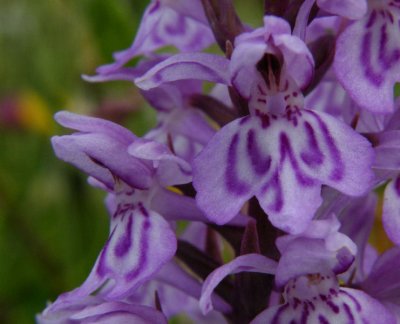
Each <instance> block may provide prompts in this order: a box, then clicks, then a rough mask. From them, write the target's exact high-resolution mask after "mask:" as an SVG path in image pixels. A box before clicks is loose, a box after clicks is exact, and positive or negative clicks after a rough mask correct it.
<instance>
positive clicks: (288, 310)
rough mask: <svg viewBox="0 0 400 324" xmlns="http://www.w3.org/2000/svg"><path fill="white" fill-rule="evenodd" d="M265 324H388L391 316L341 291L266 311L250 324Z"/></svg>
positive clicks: (371, 301) (362, 297)
mask: <svg viewBox="0 0 400 324" xmlns="http://www.w3.org/2000/svg"><path fill="white" fill-rule="evenodd" d="M264 323H324V324H325V323H326V324H328V323H366V324H367V323H368V324H373V323H390V324H395V323H396V319H395V317H394V316H393V314H392V313H391V312H390V311H389V310H388V309H387V308H385V307H384V306H383V305H382V304H381V303H380V302H378V301H377V300H376V299H374V298H372V297H370V296H369V295H367V294H366V293H364V292H362V291H360V290H355V289H350V288H342V289H340V290H339V292H337V293H335V294H333V295H331V296H329V297H327V296H325V295H320V296H318V297H316V298H315V300H307V301H302V300H299V301H298V302H294V303H292V304H291V303H285V304H284V305H280V306H275V307H270V308H267V309H266V310H265V311H263V312H262V313H261V314H259V315H258V316H257V317H256V318H255V319H254V320H253V321H252V322H251V324H264Z"/></svg>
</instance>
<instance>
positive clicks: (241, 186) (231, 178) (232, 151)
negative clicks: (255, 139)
mask: <svg viewBox="0 0 400 324" xmlns="http://www.w3.org/2000/svg"><path fill="white" fill-rule="evenodd" d="M238 144H239V134H238V133H236V134H235V135H234V136H233V138H232V140H231V143H230V144H229V149H228V155H227V161H226V169H225V187H226V189H227V190H228V191H230V192H231V193H233V194H237V195H244V194H246V193H248V192H249V190H250V186H249V185H248V184H247V183H245V182H244V181H241V180H240V179H239V178H238V172H237V171H236V164H237V156H238V152H237V148H238ZM216 167H218V166H216Z"/></svg>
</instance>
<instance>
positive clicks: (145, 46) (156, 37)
mask: <svg viewBox="0 0 400 324" xmlns="http://www.w3.org/2000/svg"><path fill="white" fill-rule="evenodd" d="M213 42H214V37H213V35H212V32H211V30H210V28H209V26H208V23H207V18H206V16H205V15H204V10H203V7H202V5H201V1H200V0H178V1H177V0H153V1H151V3H150V4H149V6H148V7H147V9H146V11H145V13H144V15H143V18H142V21H141V24H140V26H139V30H138V33H137V35H136V37H135V40H134V41H133V44H132V45H131V47H130V48H128V49H127V50H124V51H121V52H118V53H115V54H114V58H115V60H116V62H115V63H112V64H109V65H105V66H102V67H100V68H99V69H98V72H100V73H105V72H111V71H114V70H116V69H119V68H120V67H122V66H123V65H125V64H126V63H127V62H129V60H131V59H132V58H134V57H135V56H139V55H151V54H152V53H153V52H154V51H155V50H157V49H158V48H160V47H163V46H166V45H173V46H175V47H176V48H178V49H179V50H180V51H183V52H193V51H199V50H202V49H203V48H205V47H207V46H209V45H211V44H212V43H213Z"/></svg>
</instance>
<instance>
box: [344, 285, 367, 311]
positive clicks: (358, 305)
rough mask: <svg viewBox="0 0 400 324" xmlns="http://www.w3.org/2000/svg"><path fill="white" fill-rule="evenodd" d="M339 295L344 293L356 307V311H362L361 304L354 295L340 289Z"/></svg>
mask: <svg viewBox="0 0 400 324" xmlns="http://www.w3.org/2000/svg"><path fill="white" fill-rule="evenodd" d="M339 294H340V295H345V296H347V297H348V298H350V299H351V301H352V302H353V304H354V306H355V307H356V310H357V312H361V311H362V306H361V304H360V303H359V302H358V300H357V299H356V298H354V296H352V295H351V294H350V293H349V292H348V291H346V290H343V289H341V290H340V291H339Z"/></svg>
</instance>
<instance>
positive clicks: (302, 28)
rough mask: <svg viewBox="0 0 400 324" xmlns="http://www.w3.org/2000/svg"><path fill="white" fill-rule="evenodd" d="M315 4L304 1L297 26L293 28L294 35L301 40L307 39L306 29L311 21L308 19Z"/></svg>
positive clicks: (312, 0) (312, 1)
mask: <svg viewBox="0 0 400 324" xmlns="http://www.w3.org/2000/svg"><path fill="white" fill-rule="evenodd" d="M314 3H315V0H306V1H304V2H303V4H302V5H301V7H300V9H299V12H298V14H297V17H296V24H295V26H294V28H293V35H295V36H297V37H299V38H300V39H306V28H307V25H308V20H309V19H308V18H309V16H310V12H311V8H312V6H313V5H314Z"/></svg>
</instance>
